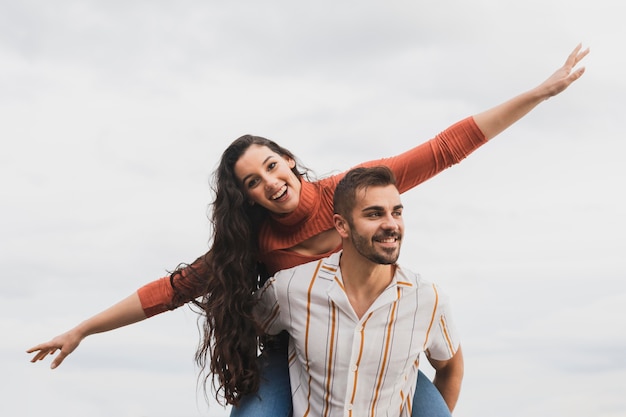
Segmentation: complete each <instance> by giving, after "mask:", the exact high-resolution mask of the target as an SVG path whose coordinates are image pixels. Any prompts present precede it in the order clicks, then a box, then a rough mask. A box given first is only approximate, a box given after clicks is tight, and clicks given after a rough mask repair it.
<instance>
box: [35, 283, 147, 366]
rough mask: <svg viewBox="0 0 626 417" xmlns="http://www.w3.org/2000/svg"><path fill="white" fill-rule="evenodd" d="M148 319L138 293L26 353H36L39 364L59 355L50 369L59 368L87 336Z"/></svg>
mask: <svg viewBox="0 0 626 417" xmlns="http://www.w3.org/2000/svg"><path fill="white" fill-rule="evenodd" d="M145 318H146V315H145V313H144V310H143V308H142V306H141V302H140V300H139V296H138V295H137V293H134V294H132V295H130V296H129V297H127V298H125V299H123V300H122V301H120V302H119V303H117V304H115V305H113V306H111V307H109V308H107V309H106V310H104V311H102V312H100V313H98V314H96V315H95V316H93V317H91V318H89V319H87V320H85V321H84V322H82V323H80V324H79V325H78V326H76V327H74V328H73V329H71V330H69V331H67V332H65V333H63V334H60V335H58V336H56V337H55V338H53V339H51V340H50V341H48V342H45V343H41V344H39V345H37V346H33V347H32V348H30V349H28V350H27V351H26V353H35V356H33V358H32V359H31V362H37V361H40V360H42V359H44V358H45V357H46V356H48V355H54V353H55V352H56V351H57V350H58V351H59V354H58V355H57V356H56V357H55V358H54V360H53V361H52V364H51V365H50V367H51V368H52V369H54V368H56V367H57V366H59V365H60V364H61V363H62V362H63V360H64V359H65V358H66V357H67V355H69V354H70V353H72V352H73V351H74V350H75V349H76V348H77V347H78V345H79V344H80V342H81V341H82V340H83V339H84V338H85V337H87V336H89V335H92V334H95V333H102V332H107V331H109V330H114V329H117V328H120V327H123V326H127V325H129V324H133V323H137V322H139V321H141V320H143V319H145Z"/></svg>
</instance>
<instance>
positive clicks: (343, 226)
mask: <svg viewBox="0 0 626 417" xmlns="http://www.w3.org/2000/svg"><path fill="white" fill-rule="evenodd" d="M333 223H334V225H335V229H337V231H338V232H339V235H340V236H341V237H342V238H346V237H348V231H349V230H350V225H348V222H347V221H346V219H344V218H343V217H342V216H341V215H340V214H333Z"/></svg>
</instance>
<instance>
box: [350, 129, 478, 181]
mask: <svg viewBox="0 0 626 417" xmlns="http://www.w3.org/2000/svg"><path fill="white" fill-rule="evenodd" d="M485 143H487V138H486V137H485V135H484V134H483V133H482V132H481V130H480V128H479V127H478V125H476V122H475V121H474V118H473V117H468V118H465V119H463V120H461V121H459V122H457V123H455V124H453V125H452V126H450V127H449V128H447V129H446V130H444V131H443V132H441V133H439V134H438V135H437V136H435V137H434V138H433V139H431V140H429V141H427V142H424V143H422V144H420V145H418V146H416V147H414V148H412V149H409V150H408V151H406V152H404V153H402V154H400V155H396V156H393V157H389V158H383V159H378V160H374V161H368V162H365V163H362V164H360V166H375V165H386V166H388V167H389V168H391V170H392V171H393V173H394V175H395V177H396V182H397V186H398V190H399V191H400V192H401V193H403V192H405V191H408V190H410V189H411V188H413V187H415V186H417V185H418V184H421V183H422V182H424V181H426V180H428V179H430V178H432V177H434V176H435V175H437V174H439V173H440V172H442V171H443V170H445V169H446V168H449V167H451V166H452V165H455V164H457V163H459V162H461V161H462V160H463V159H465V158H466V157H467V156H468V155H469V154H471V153H472V152H474V151H475V150H476V149H478V148H479V147H481V146H482V145H484V144H485Z"/></svg>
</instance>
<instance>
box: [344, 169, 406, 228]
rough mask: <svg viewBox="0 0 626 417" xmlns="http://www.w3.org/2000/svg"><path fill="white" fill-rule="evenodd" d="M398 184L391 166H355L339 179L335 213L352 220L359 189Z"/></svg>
mask: <svg viewBox="0 0 626 417" xmlns="http://www.w3.org/2000/svg"><path fill="white" fill-rule="evenodd" d="M386 185H396V178H395V176H394V175H393V172H392V171H391V169H389V167H386V166H384V165H380V166H374V167H358V168H353V169H351V170H350V171H348V172H347V173H346V175H345V176H344V177H343V178H342V179H341V180H340V181H339V183H338V184H337V188H336V189H335V195H334V196H333V207H334V212H335V214H339V215H341V216H342V217H344V218H346V219H348V220H350V221H352V209H353V208H354V205H355V202H356V194H357V191H358V190H361V189H367V187H372V186H386Z"/></svg>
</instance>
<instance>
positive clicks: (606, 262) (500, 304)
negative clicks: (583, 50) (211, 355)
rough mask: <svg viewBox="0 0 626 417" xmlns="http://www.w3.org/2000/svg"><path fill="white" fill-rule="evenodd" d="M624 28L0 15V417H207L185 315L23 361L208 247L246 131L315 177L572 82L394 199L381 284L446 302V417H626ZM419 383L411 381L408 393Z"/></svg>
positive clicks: (101, 9) (473, 15) (357, 14)
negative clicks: (213, 204)
mask: <svg viewBox="0 0 626 417" xmlns="http://www.w3.org/2000/svg"><path fill="white" fill-rule="evenodd" d="M624 9H625V6H624V5H623V4H621V3H620V2H616V1H614V0H595V1H582V0H541V1H539V0H528V1H524V2H520V1H517V2H507V1H496V0H482V1H479V0H464V1H460V0H459V1H453V0H441V1H437V2H418V1H405V0H402V1H398V0H391V1H387V2H376V1H371V0H360V1H353V0H350V1H326V0H319V1H316V2H307V3H304V2H294V1H286V0H282V1H281V0H271V1H265V2H261V1H238V2H225V1H224V2H222V1H212V0H210V1H199V0H181V1H177V2H173V1H172V2H168V1H139V0H137V1H71V0H59V1H55V2H47V1H42V0H40V1H36V0H21V1H19V2H16V1H8V0H0V120H1V122H0V140H1V141H2V142H1V143H2V148H1V149H2V151H1V152H0V181H1V182H2V194H1V195H0V207H1V209H2V216H1V217H0V268H1V269H2V271H3V279H2V280H0V331H1V334H2V338H0V368H1V369H2V375H0V387H1V388H2V401H0V414H1V415H4V416H41V415H47V416H52V417H56V416H64V417H78V416H80V417H83V416H90V417H100V416H102V417H105V416H106V417H110V416H119V417H170V416H177V417H196V416H226V415H227V411H224V410H223V409H221V408H220V407H219V406H216V405H215V404H213V403H212V404H210V405H208V406H207V404H206V403H205V402H204V400H203V397H202V394H201V393H200V392H199V391H198V390H197V388H196V375H197V370H196V369H195V367H194V364H193V354H194V352H195V347H196V343H197V340H198V336H197V331H196V315H195V313H193V312H192V311H190V310H189V309H188V308H180V309H178V310H176V311H174V312H170V313H166V314H162V315H159V316H157V317H154V318H152V319H150V320H147V321H144V322H142V323H140V324H136V325H133V326H130V327H127V328H123V329H119V330H117V331H114V332H110V333H107V334H101V335H96V336H92V337H90V338H88V339H87V340H85V341H84V342H83V344H82V345H81V346H80V347H79V348H78V350H77V351H76V352H75V353H74V354H73V355H71V356H70V357H69V358H68V359H67V360H66V361H65V363H64V364H63V365H62V366H61V367H60V368H58V369H56V370H54V371H51V370H50V369H49V368H48V366H49V361H47V362H46V363H38V364H31V363H29V361H28V360H29V356H28V355H26V354H25V353H24V351H25V350H26V349H27V348H28V347H30V346H32V345H35V344H37V343H39V342H43V341H46V340H48V339H49V338H51V337H53V336H54V335H56V334H58V333H61V332H63V331H65V330H67V329H69V328H70V327H72V326H74V325H75V324H77V323H78V322H80V321H81V320H83V319H85V318H87V317H89V316H90V315H92V314H94V313H96V312H98V311H100V310H102V309H104V308H105V307H108V306H109V305H111V304H113V303H114V302H116V301H118V300H120V299H121V298H124V297H126V296H127V295H129V294H131V293H132V292H134V291H135V290H136V289H137V288H138V287H140V286H142V285H143V284H145V283H147V282H149V281H151V280H153V279H156V278H158V277H160V276H162V275H164V274H165V271H166V270H170V269H172V268H174V267H175V266H176V265H177V264H178V263H179V262H188V261H192V260H193V259H195V258H196V257H197V256H198V255H200V254H201V253H203V252H205V251H206V249H207V244H208V243H207V241H208V238H209V227H208V220H207V215H206V214H207V207H208V204H209V202H210V201H211V194H210V188H209V179H210V175H211V173H212V171H213V169H214V168H215V166H216V164H217V161H218V157H219V154H220V153H221V151H222V150H223V149H224V148H225V147H226V146H227V145H228V144H229V143H230V142H231V141H232V140H233V139H235V138H237V137H238V136H240V135H242V134H245V133H253V134H257V135H262V136H266V137H270V138H272V139H274V140H276V141H278V142H279V143H281V144H283V145H284V146H286V147H288V148H289V149H291V150H292V151H293V152H295V153H296V154H297V155H299V156H300V159H301V160H302V161H303V162H304V163H305V164H306V165H307V166H309V167H311V168H313V170H314V171H315V172H316V173H317V174H318V176H324V175H326V174H328V173H331V172H334V171H337V170H343V169H347V168H349V167H350V166H352V165H353V164H356V163H358V162H361V161H363V160H369V159H375V158H380V157H383V156H389V155H394V154H396V153H399V152H401V151H403V150H405V149H408V148H409V147H411V146H413V145H415V144H418V143H421V142H423V141H425V140H427V139H429V138H431V137H432V136H434V135H435V134H436V133H438V132H439V131H440V130H442V129H444V128H445V127H447V126H448V125H450V124H452V123H454V122H456V121H457V120H459V119H461V118H463V117H465V116H468V115H471V114H474V113H477V112H479V111H482V110H484V109H486V108H488V107H490V106H492V105H495V104H498V103H500V102H501V101H504V100H506V99H508V98H510V97H512V96H514V95H516V94H517V93H520V92H522V91H524V90H525V89H528V88H530V87H533V86H534V85H536V84H538V83H539V82H541V81H543V80H544V79H545V78H547V77H548V76H549V75H550V74H551V73H552V72H553V71H554V70H556V69H557V68H558V67H559V66H560V65H561V64H562V63H563V62H564V60H565V58H566V56H567V55H568V54H569V52H570V51H571V50H572V49H573V48H574V47H575V46H576V45H577V44H578V43H579V42H582V43H583V45H585V46H589V47H591V50H592V52H591V54H590V55H589V56H588V57H587V58H586V59H585V62H584V65H585V66H586V67H587V72H586V73H585V75H584V76H583V78H581V79H580V80H579V81H578V82H576V83H575V84H574V85H572V86H571V88H570V89H568V90H567V91H565V92H564V93H563V94H561V95H560V96H558V97H555V98H552V99H550V100H549V101H547V102H545V103H543V104H542V105H541V106H540V107H538V108H537V109H536V110H535V111H534V112H533V113H531V114H530V115H528V116H527V117H526V118H524V119H523V120H522V121H520V122H519V123H518V124H516V125H515V126H513V127H512V128H510V129H509V130H507V131H506V132H504V133H503V134H502V135H500V136H499V137H497V138H496V139H494V141H493V142H491V143H489V144H487V145H486V146H484V147H483V148H481V149H479V150H478V151H477V152H475V153H474V154H473V155H472V156H470V157H469V158H468V159H467V160H465V161H464V162H462V163H461V165H459V166H456V167H454V168H451V169H450V170H448V171H446V172H444V173H442V174H441V175H439V176H438V177H436V178H434V179H432V180H430V181H428V182H427V183H425V184H423V185H421V186H420V187H418V188H417V189H415V190H412V191H411V192H409V193H407V194H405V195H404V204H405V206H406V207H407V210H406V211H405V219H406V222H407V238H406V241H405V245H404V248H403V255H402V260H401V261H402V263H403V264H405V265H406V266H408V267H410V268H411V269H413V270H415V271H419V272H421V273H422V275H423V276H424V277H425V278H427V279H430V280H433V281H437V282H439V283H440V285H441V286H442V287H444V288H445V289H446V290H447V292H448V293H449V294H450V295H451V296H452V298H453V301H454V308H455V313H456V316H457V322H458V326H459V327H460V329H461V332H462V334H463V342H462V343H463V347H464V352H465V360H466V377H465V382H464V387H463V392H462V396H461V399H460V402H459V405H458V407H457V410H456V412H455V415H456V416H457V417H470V416H478V415H480V416H485V417H492V416H502V415H507V416H509V417H517V416H528V415H533V416H535V417H544V416H554V415H562V416H581V417H583V416H585V417H586V416H591V415H593V416H594V417H616V416H623V415H624V413H625V412H626V395H625V394H626V388H624V386H625V385H624V380H626V359H625V357H626V355H624V353H625V352H626V332H625V329H626V283H625V280H626V260H625V257H624V249H625V248H626V242H625V240H626V238H625V236H626V220H624V213H625V212H626V203H624V198H623V197H622V195H623V189H624V180H625V179H626V168H624V166H625V164H624V163H623V161H622V159H623V155H624V153H625V151H626V145H625V144H624V140H625V138H626V128H625V127H624V117H625V116H626V111H625V110H626V105H625V104H624V97H625V96H626V81H625V78H624V76H623V70H624V68H625V67H626V61H625V60H624V53H623V52H624V47H623V41H624V39H626V29H625V28H624V24H623V16H624V12H625V11H626V10H624ZM426 371H427V372H429V370H428V369H426Z"/></svg>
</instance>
